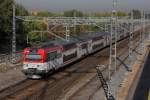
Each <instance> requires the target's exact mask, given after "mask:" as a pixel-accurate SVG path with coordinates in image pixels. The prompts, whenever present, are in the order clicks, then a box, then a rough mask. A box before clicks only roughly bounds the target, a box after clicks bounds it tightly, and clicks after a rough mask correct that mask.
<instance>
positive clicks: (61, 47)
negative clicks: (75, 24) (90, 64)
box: [22, 32, 129, 79]
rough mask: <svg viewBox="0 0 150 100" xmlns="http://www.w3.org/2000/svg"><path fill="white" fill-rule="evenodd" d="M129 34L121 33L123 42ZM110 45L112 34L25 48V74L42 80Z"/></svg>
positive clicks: (91, 35) (73, 37)
mask: <svg viewBox="0 0 150 100" xmlns="http://www.w3.org/2000/svg"><path fill="white" fill-rule="evenodd" d="M127 36H129V33H125V32H123V33H120V34H118V36H117V39H118V40H121V39H123V38H125V37H127ZM109 44H110V33H108V32H97V33H86V34H85V35H77V36H72V37H70V41H69V42H67V41H63V40H60V39H55V40H51V41H49V42H45V43H43V44H41V45H40V46H37V47H30V48H25V49H24V51H23V68H22V71H23V73H24V74H25V75H26V76H27V77H28V78H32V79H41V78H43V77H44V76H46V75H48V74H49V73H52V72H55V71H57V70H58V69H60V68H63V67H65V66H66V65H68V64H71V63H73V62H75V61H77V60H79V59H81V58H83V57H85V56H87V55H89V54H92V53H94V52H96V51H98V50H100V49H102V48H104V47H106V46H108V45H109Z"/></svg>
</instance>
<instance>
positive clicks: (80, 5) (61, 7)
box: [15, 0, 150, 12]
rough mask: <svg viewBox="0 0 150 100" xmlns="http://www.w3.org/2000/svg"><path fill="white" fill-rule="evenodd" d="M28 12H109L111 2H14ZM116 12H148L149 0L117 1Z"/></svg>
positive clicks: (96, 0)
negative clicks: (132, 10) (70, 10)
mask: <svg viewBox="0 0 150 100" xmlns="http://www.w3.org/2000/svg"><path fill="white" fill-rule="evenodd" d="M15 1H16V2H18V3H20V4H22V5H23V6H24V7H25V8H27V9H28V10H29V11H50V12H62V11H65V10H69V9H77V10H80V11H84V12H98V11H111V10H112V2H113V0H15ZM117 6H118V10H120V11H129V10H131V9H139V10H150V0H117Z"/></svg>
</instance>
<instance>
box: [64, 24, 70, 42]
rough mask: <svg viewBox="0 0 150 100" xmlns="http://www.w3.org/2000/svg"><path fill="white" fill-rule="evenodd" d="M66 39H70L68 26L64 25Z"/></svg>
mask: <svg viewBox="0 0 150 100" xmlns="http://www.w3.org/2000/svg"><path fill="white" fill-rule="evenodd" d="M65 27H66V41H67V42H69V41H70V30H69V26H68V25H66V26H65Z"/></svg>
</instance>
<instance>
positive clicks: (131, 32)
mask: <svg viewBox="0 0 150 100" xmlns="http://www.w3.org/2000/svg"><path fill="white" fill-rule="evenodd" d="M131 20H133V11H132V12H131ZM133 31H134V25H133V21H132V22H131V25H130V33H129V34H130V38H129V63H130V65H129V68H128V70H129V71H132V68H131V66H132V65H131V63H132V58H133V56H132V54H133Z"/></svg>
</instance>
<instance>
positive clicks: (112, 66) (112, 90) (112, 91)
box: [108, 0, 117, 98]
mask: <svg viewBox="0 0 150 100" xmlns="http://www.w3.org/2000/svg"><path fill="white" fill-rule="evenodd" d="M116 9H117V0H113V11H112V22H111V36H110V59H109V73H108V74H109V76H108V78H109V82H108V96H109V97H110V98H111V97H112V96H113V97H114V98H116V86H115V77H114V80H113V81H112V77H111V73H114V74H115V73H116V66H117V65H116V53H117V51H116V50H117V49H116V48H117V10H116ZM113 43H114V45H113ZM114 76H115V75H114Z"/></svg>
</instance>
